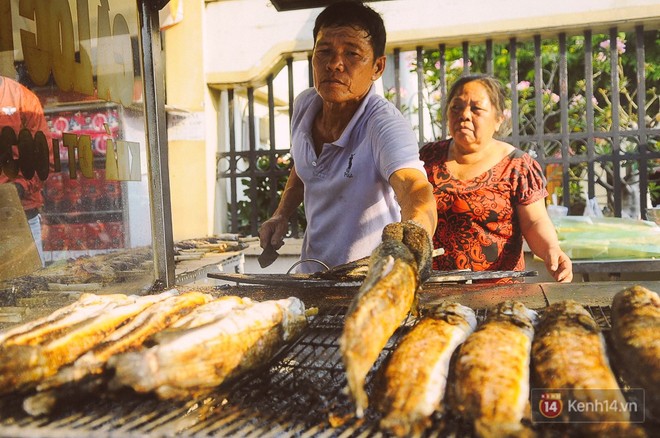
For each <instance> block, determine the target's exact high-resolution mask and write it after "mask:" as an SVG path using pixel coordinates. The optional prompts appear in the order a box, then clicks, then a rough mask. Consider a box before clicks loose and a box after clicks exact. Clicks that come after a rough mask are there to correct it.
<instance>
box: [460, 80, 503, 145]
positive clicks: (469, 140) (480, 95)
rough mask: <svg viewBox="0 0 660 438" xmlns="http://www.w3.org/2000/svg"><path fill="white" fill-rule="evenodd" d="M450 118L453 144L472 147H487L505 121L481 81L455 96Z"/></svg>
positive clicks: (473, 82)
mask: <svg viewBox="0 0 660 438" xmlns="http://www.w3.org/2000/svg"><path fill="white" fill-rule="evenodd" d="M447 118H448V121H449V133H450V134H451V136H452V138H453V139H454V142H456V143H458V144H459V145H461V146H472V147H474V146H477V147H478V146H480V145H488V144H489V143H490V141H491V140H492V138H493V135H494V134H495V132H497V130H498V129H499V128H500V125H501V124H502V119H503V117H502V116H501V115H499V114H498V112H497V109H496V108H495V106H494V105H493V104H492V102H491V100H490V97H489V96H488V92H487V90H486V87H484V86H483V85H482V84H481V83H480V82H479V81H472V82H468V83H466V84H464V85H463V87H462V88H460V89H459V90H458V91H457V92H456V94H455V95H454V97H453V98H452V100H451V101H450V102H449V110H448V111H447Z"/></svg>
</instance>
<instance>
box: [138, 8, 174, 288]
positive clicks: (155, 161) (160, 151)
mask: <svg viewBox="0 0 660 438" xmlns="http://www.w3.org/2000/svg"><path fill="white" fill-rule="evenodd" d="M156 3H158V2H150V1H146V0H141V1H139V5H138V15H139V20H140V29H139V37H140V38H139V39H140V52H141V55H142V56H140V59H141V66H142V74H143V77H142V82H143V86H144V117H145V136H146V139H147V160H148V163H149V172H148V175H149V188H150V197H151V204H150V205H151V222H152V226H151V229H152V245H153V256H154V269H155V274H156V281H157V282H159V283H160V284H161V285H162V286H163V287H165V288H170V287H173V286H174V282H175V272H174V242H173V237H172V214H171V212H172V204H171V202H170V180H169V166H168V151H167V121H166V118H165V110H164V108H165V78H164V74H163V65H162V62H161V58H160V52H161V41H160V28H159V22H158V20H159V19H158V8H157V6H156Z"/></svg>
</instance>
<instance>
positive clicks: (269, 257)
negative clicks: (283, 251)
mask: <svg viewBox="0 0 660 438" xmlns="http://www.w3.org/2000/svg"><path fill="white" fill-rule="evenodd" d="M279 256H280V254H279V253H278V252H277V251H275V248H273V246H272V245H271V244H268V245H267V246H266V247H265V248H264V250H263V252H262V253H261V255H259V257H258V258H257V260H258V261H259V266H261V267H262V268H266V267H268V266H270V265H272V264H273V262H274V261H275V260H277V258H278V257H279Z"/></svg>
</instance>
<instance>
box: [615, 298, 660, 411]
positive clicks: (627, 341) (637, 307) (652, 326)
mask: <svg viewBox="0 0 660 438" xmlns="http://www.w3.org/2000/svg"><path fill="white" fill-rule="evenodd" d="M611 320H612V331H611V335H612V342H613V345H614V349H615V350H616V353H617V358H618V359H619V361H618V363H620V364H621V368H623V375H624V376H625V377H626V378H627V379H628V380H629V381H630V383H631V384H633V385H636V386H638V387H640V388H643V389H644V393H645V402H646V408H647V414H648V415H649V416H651V417H652V418H653V419H655V420H658V419H660V297H659V296H658V294H657V293H656V292H653V291H651V290H649V289H647V288H645V287H642V286H632V287H630V288H628V289H624V290H622V291H621V292H618V293H617V294H616V295H615V296H614V299H613V300H612V314H611Z"/></svg>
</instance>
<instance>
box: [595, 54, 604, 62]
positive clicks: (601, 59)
mask: <svg viewBox="0 0 660 438" xmlns="http://www.w3.org/2000/svg"><path fill="white" fill-rule="evenodd" d="M606 60H607V56H606V55H605V53H603V52H598V55H596V61H598V62H605V61H606Z"/></svg>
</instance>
